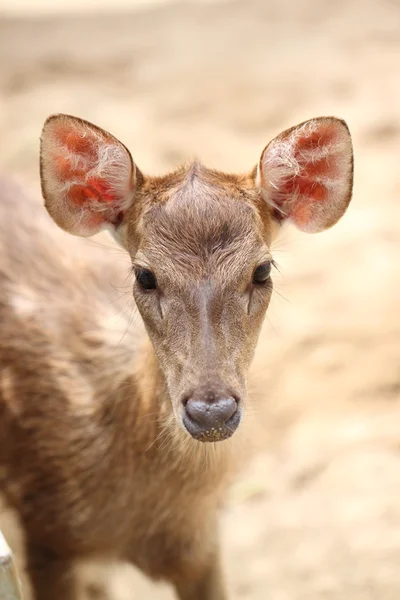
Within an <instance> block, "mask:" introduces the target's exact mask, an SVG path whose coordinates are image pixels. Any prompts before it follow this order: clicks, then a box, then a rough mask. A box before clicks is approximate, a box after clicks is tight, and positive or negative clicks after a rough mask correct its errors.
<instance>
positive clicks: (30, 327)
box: [0, 122, 276, 600]
mask: <svg viewBox="0 0 400 600" xmlns="http://www.w3.org/2000/svg"><path fill="white" fill-rule="evenodd" d="M82 123H85V122H82ZM85 126H86V125H85ZM101 135H103V134H101ZM105 139H106V138H105ZM45 159H46V157H45ZM126 164H128V165H129V164H130V163H129V161H127V162H126ZM134 170H135V173H136V175H135V182H134V183H135V186H136V187H135V196H134V202H132V203H131V205H130V207H129V208H127V209H124V215H123V219H122V221H121V220H118V223H117V225H118V228H117V233H116V235H117V237H118V239H119V241H120V242H121V244H122V245H123V246H124V248H125V250H126V251H127V253H128V255H129V256H130V258H131V260H132V262H133V263H134V264H139V265H141V266H144V267H148V268H152V269H155V271H156V275H157V282H158V284H159V288H160V290H162V292H157V294H146V293H142V292H140V291H139V290H138V288H137V284H135V283H134V276H133V273H132V272H130V274H129V276H128V279H127V281H126V289H127V291H128V295H127V298H128V304H129V309H130V310H128V311H124V309H123V306H122V305H121V301H120V298H119V291H118V290H116V289H115V288H114V287H113V286H112V285H111V283H113V282H115V283H117V282H118V281H119V279H120V276H121V272H122V271H123V267H125V266H127V265H126V264H125V263H124V262H123V260H122V257H121V258H120V257H119V256H118V255H117V254H115V253H114V252H112V251H110V252H108V253H105V252H104V251H101V250H99V249H98V248H96V247H94V246H92V245H91V244H90V243H89V242H87V241H86V242H85V241H83V240H81V239H78V238H74V237H72V236H68V235H67V234H65V233H64V232H62V231H61V230H60V229H58V228H57V227H56V226H55V225H54V224H53V223H52V222H51V219H50V218H49V216H48V215H47V214H46V212H45V211H44V209H43V207H41V206H40V205H39V203H35V202H34V201H33V200H32V199H30V198H28V197H26V196H25V195H24V193H23V192H22V191H21V190H20V188H19V187H18V186H17V185H16V184H14V183H10V182H8V183H7V182H4V181H3V182H2V183H0V250H1V259H0V290H1V295H0V326H1V332H2V335H1V338H0V364H1V371H0V491H2V492H3V493H4V494H5V495H6V497H7V500H8V502H9V504H10V505H11V506H12V507H13V508H15V509H16V510H17V511H18V513H19V515H20V517H21V520H22V523H23V526H24V529H25V532H26V536H27V552H28V572H29V575H30V577H31V580H32V583H33V589H34V593H35V600H55V599H57V600H74V598H75V592H76V588H75V581H74V578H73V576H72V570H71V568H72V565H73V563H74V561H75V560H76V559H78V558H88V557H110V558H121V559H126V560H129V561H131V562H132V563H133V564H135V565H137V566H138V567H139V568H140V569H142V570H143V571H144V572H145V573H147V574H148V575H150V576H151V577H154V578H163V579H166V580H168V581H169V582H171V583H172V584H173V585H174V586H175V588H176V591H177V594H178V596H179V598H180V600H224V599H225V598H226V593H225V589H224V585H223V581H222V577H221V573H220V566H219V551H218V535H217V521H216V515H217V508H218V505H219V503H220V501H221V495H222V493H223V491H224V489H225V487H226V485H227V483H228V481H229V478H230V475H231V471H232V464H233V463H235V439H236V437H235V436H234V437H233V438H232V440H229V441H226V442H222V443H218V444H216V443H211V444H210V443H209V444H203V443H201V442H198V441H195V440H193V439H192V438H190V437H189V436H188V434H187V433H186V432H185V431H184V428H183V426H182V398H183V397H185V396H187V395H188V394H193V393H197V394H199V393H200V394H202V393H204V394H206V393H209V392H210V390H217V391H218V390H222V391H224V392H225V390H227V392H228V393H231V394H233V393H235V395H236V396H238V397H240V402H241V405H244V406H245V403H246V373H247V369H248V367H249V364H250V362H251V359H252V356H253V352H254V349H255V345H256V342H257V337H258V333H259V330H260V327H261V323H262V320H263V318H264V315H265V311H266V309H267V306H268V303H269V299H270V296H271V291H272V284H271V283H270V282H268V283H267V284H266V285H265V286H263V287H262V288H256V287H255V286H252V284H251V279H252V273H253V271H254V268H255V267H256V266H257V265H258V264H259V263H260V262H263V261H265V260H267V259H269V258H270V250H269V248H270V244H271V241H272V237H273V232H274V231H275V230H276V224H274V219H273V216H272V214H273V213H272V209H271V208H270V207H269V205H268V203H267V202H265V200H264V199H263V198H262V195H261V193H260V192H259V190H258V189H257V187H256V184H255V177H256V171H253V172H252V173H250V174H249V175H243V176H242V175H238V176H237V175H227V174H223V173H218V172H216V171H212V170H209V169H206V168H205V167H203V166H201V165H200V164H197V163H195V164H192V165H189V166H188V167H185V168H181V169H179V170H178V171H176V172H174V173H171V174H169V175H167V176H164V177H159V178H149V177H143V176H142V175H141V173H140V172H139V171H138V170H137V169H136V167H134ZM42 173H43V168H42ZM44 177H45V178H46V175H44ZM52 189H53V188H52ZM54 189H55V188H54ZM43 193H44V195H45V198H46V206H47V208H48V210H49V212H50V213H52V196H51V194H50V195H49V194H48V193H47V184H46V179H45V180H44V182H43ZM52 193H53V192H52ZM124 206H125V205H124ZM60 207H61V208H60ZM54 210H55V211H56V212H57V211H60V210H61V211H62V210H63V208H62V205H61V204H60V202H59V201H58V200H57V203H56V205H55V208H54ZM57 215H58V216H56V217H54V218H55V220H56V221H57V222H60V223H64V224H65V223H68V224H71V223H72V224H73V223H74V221H73V220H68V218H65V216H64V215H62V214H59V212H57ZM53 216H54V215H53ZM88 223H89V221H88ZM132 286H133V289H134V296H135V300H136V305H137V307H138V309H139V312H140V314H141V316H142V318H143V322H144V325H145V329H146V331H147V333H146V331H145V329H144V327H143V323H142V322H141V321H139V320H136V321H135V323H133V324H132V321H131V310H132V309H133V308H134V307H133V306H131V300H130V298H131V296H130V289H131V287H132ZM125 298H126V296H125ZM132 304H133V301H132ZM116 316H117V317H116ZM115 318H117V320H116V322H115V323H114V321H113V319H115ZM150 340H151V342H150ZM218 393H219V392H218ZM221 393H222V392H221ZM211 440H212V441H213V442H215V441H218V432H214V433H213V434H212V438H211Z"/></svg>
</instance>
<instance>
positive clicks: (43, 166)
mask: <svg viewBox="0 0 400 600" xmlns="http://www.w3.org/2000/svg"><path fill="white" fill-rule="evenodd" d="M40 177H41V184H42V194H43V197H44V199H45V206H46V208H47V211H48V212H49V214H50V216H51V217H52V219H53V220H54V221H55V222H56V223H57V225H59V226H60V227H61V228H62V229H65V230H66V231H68V232H69V233H72V234H73V235H81V236H85V237H86V236H91V235H94V234H95V233H97V232H99V231H100V230H101V229H106V228H111V229H112V228H116V227H117V226H118V225H119V224H120V223H121V222H122V221H123V218H124V213H125V211H126V210H127V209H128V208H129V207H130V206H131V204H132V202H133V197H134V192H135V187H136V186H137V184H138V182H139V180H141V179H142V175H141V173H140V171H139V170H138V169H137V167H136V166H135V165H134V163H133V161H132V157H131V155H130V153H129V151H128V150H127V148H125V146H124V145H123V144H121V142H119V141H118V140H117V139H116V138H114V137H113V136H112V135H111V134H109V133H107V132H106V131H104V130H102V129H100V128H99V127H96V126H95V125H92V124H91V123H88V122H87V121H83V120H82V119H78V118H76V117H71V116H69V115H54V116H52V117H49V118H48V119H47V121H46V122H45V124H44V127H43V131H42V136H41V144H40Z"/></svg>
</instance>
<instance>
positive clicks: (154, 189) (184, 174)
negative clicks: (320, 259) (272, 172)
mask: <svg viewBox="0 0 400 600" xmlns="http://www.w3.org/2000/svg"><path fill="white" fill-rule="evenodd" d="M143 193H144V195H145V199H146V207H145V210H144V211H143V214H142V216H141V219H140V226H139V227H137V222H136V224H134V225H133V227H134V228H135V231H136V234H137V232H138V231H139V232H140V234H139V237H140V243H139V247H140V255H141V256H142V257H143V258H144V257H146V259H147V260H148V261H152V262H154V261H156V262H158V261H161V260H163V261H169V260H171V261H176V262H177V263H179V264H187V266H188V267H193V266H194V263H199V262H202V263H207V265H208V266H209V263H210V261H212V262H213V263H215V264H218V263H220V262H222V261H223V262H226V263H228V262H229V261H232V260H234V261H236V263H242V264H246V263H247V262H248V261H254V260H255V259H256V258H255V257H256V256H257V254H260V252H262V251H265V245H266V241H267V238H268V225H269V220H268V219H267V220H265V219H263V215H261V214H260V212H259V210H258V206H257V200H258V195H257V192H256V191H255V188H254V185H250V183H249V182H248V181H247V179H246V178H245V177H240V176H230V175H226V174H224V173H218V172H216V171H211V170H208V169H206V168H205V167H203V166H201V165H198V164H197V163H195V164H193V165H191V166H190V167H189V168H187V169H185V170H180V171H178V172H176V173H174V174H173V175H172V176H171V175H169V176H168V177H166V178H163V179H158V180H156V181H152V182H150V184H148V185H147V189H146V186H145V189H144V190H143ZM262 204H264V203H262ZM132 237H133V236H132ZM134 253H135V254H136V252H134Z"/></svg>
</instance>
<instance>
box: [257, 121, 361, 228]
mask: <svg viewBox="0 0 400 600" xmlns="http://www.w3.org/2000/svg"><path fill="white" fill-rule="evenodd" d="M256 182H257V185H258V187H259V188H260V190H261V193H262V195H263V197H264V198H265V200H266V201H267V202H268V203H269V204H270V206H271V207H272V208H273V210H274V215H275V217H276V219H277V220H278V221H283V220H285V219H290V220H292V221H293V222H294V223H295V224H296V225H297V227H299V228H300V229H302V230H303V231H308V232H317V231H322V230H324V229H327V228H328V227H331V226H332V225H334V224H335V223H336V222H337V221H338V220H339V219H340V217H341V216H342V215H343V214H344V212H345V211H346V209H347V206H348V204H349V202H350V199H351V193H352V186H353V150H352V143H351V136H350V133H349V130H348V127H347V125H346V123H345V122H344V121H342V120H340V119H336V118H334V117H320V118H317V119H312V120H310V121H306V122H305V123H301V124H300V125H298V126H296V127H293V128H292V129H289V130H287V131H284V132H283V133H282V134H280V135H279V136H278V137H277V138H275V139H274V140H272V142H270V144H268V146H267V147H266V148H265V149H264V151H263V153H262V155H261V158H260V162H259V165H258V169H257V178H256Z"/></svg>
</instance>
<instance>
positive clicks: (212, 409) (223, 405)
mask: <svg viewBox="0 0 400 600" xmlns="http://www.w3.org/2000/svg"><path fill="white" fill-rule="evenodd" d="M237 409H238V403H237V401H236V400H235V398H233V397H232V396H227V397H225V398H218V399H217V400H214V402H208V401H205V400H200V399H196V398H189V399H188V400H187V401H186V403H185V410H186V414H187V415H188V416H189V417H190V419H192V420H193V421H195V422H196V423H197V424H198V425H201V426H202V427H207V428H208V427H215V426H218V425H224V424H225V423H226V422H227V421H229V419H231V418H232V417H233V415H234V414H235V413H236V412H237Z"/></svg>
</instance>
